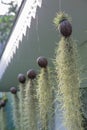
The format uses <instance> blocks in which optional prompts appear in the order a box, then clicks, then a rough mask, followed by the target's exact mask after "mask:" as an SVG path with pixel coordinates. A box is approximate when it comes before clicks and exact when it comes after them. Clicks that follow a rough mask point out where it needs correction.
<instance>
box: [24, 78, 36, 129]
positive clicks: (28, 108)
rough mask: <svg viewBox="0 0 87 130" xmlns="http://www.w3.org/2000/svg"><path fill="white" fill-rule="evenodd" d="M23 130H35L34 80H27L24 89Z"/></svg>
mask: <svg viewBox="0 0 87 130" xmlns="http://www.w3.org/2000/svg"><path fill="white" fill-rule="evenodd" d="M24 105H25V109H24V110H25V111H24V112H25V116H24V119H25V123H24V124H25V130H37V113H36V88H35V80H31V79H29V80H28V81H27V84H26V89H25V103H24Z"/></svg>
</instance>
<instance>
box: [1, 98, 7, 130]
mask: <svg viewBox="0 0 87 130" xmlns="http://www.w3.org/2000/svg"><path fill="white" fill-rule="evenodd" d="M5 106H6V101H5V100H3V99H2V100H1V101H0V116H1V117H0V128H1V130H7V121H6V112H5Z"/></svg>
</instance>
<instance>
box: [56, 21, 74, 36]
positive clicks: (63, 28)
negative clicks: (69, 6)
mask: <svg viewBox="0 0 87 130" xmlns="http://www.w3.org/2000/svg"><path fill="white" fill-rule="evenodd" d="M59 31H60V33H61V34H62V35H63V36H64V37H69V36H70V35H71V34H72V25H71V23H70V22H69V21H68V20H63V21H62V22H61V23H60V26H59Z"/></svg>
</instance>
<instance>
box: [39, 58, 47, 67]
mask: <svg viewBox="0 0 87 130" xmlns="http://www.w3.org/2000/svg"><path fill="white" fill-rule="evenodd" d="M37 63H38V65H39V66H40V67H42V68H46V67H47V65H48V61H47V59H46V58H45V57H43V56H40V57H38V58H37Z"/></svg>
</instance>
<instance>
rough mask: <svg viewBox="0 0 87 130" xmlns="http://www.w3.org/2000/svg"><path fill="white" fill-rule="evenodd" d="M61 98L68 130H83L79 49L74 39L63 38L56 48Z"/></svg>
mask: <svg viewBox="0 0 87 130" xmlns="http://www.w3.org/2000/svg"><path fill="white" fill-rule="evenodd" d="M55 65H56V70H57V72H58V73H57V75H58V77H57V79H58V83H59V85H58V90H59V96H60V97H59V98H60V99H61V101H60V102H61V108H62V110H63V114H64V123H65V125H66V127H67V130H83V127H82V117H81V111H80V109H81V102H80V96H81V95H80V90H79V88H80V80H79V73H78V66H77V48H76V44H75V42H74V41H73V39H72V38H70V37H69V38H64V37H62V38H61V40H60V42H59V45H58V46H57V47H56V64H55Z"/></svg>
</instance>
